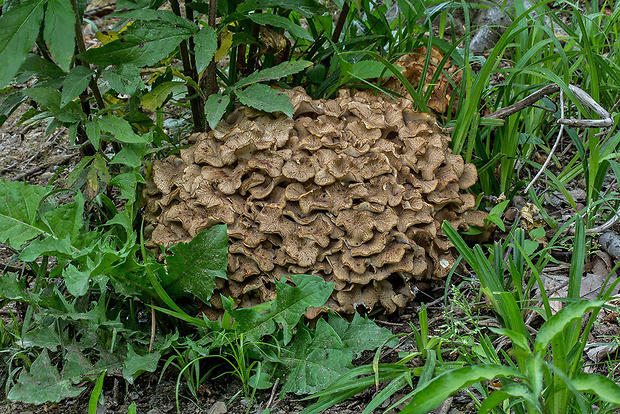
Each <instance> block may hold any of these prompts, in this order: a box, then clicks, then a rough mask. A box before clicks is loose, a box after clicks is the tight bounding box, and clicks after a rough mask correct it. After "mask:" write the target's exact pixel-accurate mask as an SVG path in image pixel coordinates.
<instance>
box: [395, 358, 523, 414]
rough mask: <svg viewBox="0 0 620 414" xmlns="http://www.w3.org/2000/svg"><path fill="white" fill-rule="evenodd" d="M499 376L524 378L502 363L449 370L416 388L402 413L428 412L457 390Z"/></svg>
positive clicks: (416, 413) (421, 413)
mask: <svg viewBox="0 0 620 414" xmlns="http://www.w3.org/2000/svg"><path fill="white" fill-rule="evenodd" d="M497 377H517V378H523V374H521V373H520V372H519V371H517V370H515V369H512V368H509V367H506V366H502V365H476V366H472V367H463V368H459V369H456V370H453V371H448V372H445V373H443V374H441V375H439V376H438V377H436V378H435V379H433V380H432V381H431V382H429V383H427V384H426V385H424V386H422V387H421V388H417V389H416V390H414V392H413V398H412V399H411V401H410V402H409V404H407V406H406V407H405V408H403V410H402V411H401V414H426V413H428V412H429V411H430V410H432V409H435V408H437V407H439V405H440V404H441V403H442V402H443V401H444V400H445V399H446V398H448V397H449V396H450V395H451V394H453V393H455V392H456V391H458V390H460V389H463V388H465V387H468V386H470V385H472V384H475V383H477V382H480V381H484V380H489V379H492V378H497Z"/></svg>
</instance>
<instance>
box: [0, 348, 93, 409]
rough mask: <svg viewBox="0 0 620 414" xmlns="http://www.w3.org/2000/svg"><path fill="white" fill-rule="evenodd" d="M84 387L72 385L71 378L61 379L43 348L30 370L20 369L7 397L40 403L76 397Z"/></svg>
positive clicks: (27, 402)
mask: <svg viewBox="0 0 620 414" xmlns="http://www.w3.org/2000/svg"><path fill="white" fill-rule="evenodd" d="M85 389H86V387H74V386H73V385H72V383H71V380H69V379H63V378H62V377H61V376H60V374H59V373H58V369H56V367H55V366H54V365H52V362H51V361H50V358H49V355H48V354H47V350H46V349H44V350H43V352H41V355H39V357H38V358H37V359H36V361H34V362H33V363H32V366H31V367H30V372H28V371H25V370H24V371H22V373H21V374H20V376H19V379H18V380H17V384H16V385H15V386H14V387H13V388H11V391H9V394H8V395H7V399H9V400H11V401H21V402H24V403H26V404H37V405H40V404H45V403H46V402H60V401H61V400H63V399H65V398H73V397H77V396H78V395H80V394H81V393H82V391H84V390H85Z"/></svg>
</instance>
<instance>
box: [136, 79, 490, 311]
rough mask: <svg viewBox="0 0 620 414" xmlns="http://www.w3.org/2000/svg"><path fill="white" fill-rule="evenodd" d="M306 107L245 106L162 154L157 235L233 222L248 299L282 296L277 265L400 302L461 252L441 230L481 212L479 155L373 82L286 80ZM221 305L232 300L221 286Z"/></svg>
mask: <svg viewBox="0 0 620 414" xmlns="http://www.w3.org/2000/svg"><path fill="white" fill-rule="evenodd" d="M285 93H287V94H288V96H289V97H290V99H291V102H292V103H293V106H294V108H295V115H294V117H293V119H291V118H288V117H287V116H285V115H283V114H279V115H271V114H265V113H261V112H256V111H254V110H252V109H250V108H239V109H237V110H236V111H235V112H234V113H233V114H231V115H230V116H229V117H228V119H227V120H226V122H221V123H220V124H219V125H218V127H217V128H216V129H215V130H213V131H211V132H209V133H201V134H195V135H194V136H193V137H192V139H193V140H195V142H196V143H195V145H193V146H192V147H191V148H188V149H185V150H182V151H181V153H180V158H178V157H175V156H171V157H169V158H167V159H165V160H161V161H159V160H156V161H154V163H153V170H152V182H150V183H149V184H148V186H147V194H148V197H147V199H148V204H147V214H146V215H147V219H148V220H150V222H151V224H152V226H153V227H152V228H153V232H152V235H151V241H150V243H151V245H152V246H157V245H163V246H165V247H168V246H170V245H172V244H175V243H178V242H181V241H188V240H190V239H191V238H192V237H194V236H196V234H197V233H198V232H199V231H201V230H202V229H205V228H207V227H210V226H212V225H213V224H215V223H226V224H227V225H228V236H229V255H228V280H223V279H218V283H217V286H216V290H217V291H218V292H220V293H223V294H224V295H226V296H232V297H233V298H234V300H235V303H236V304H237V305H238V306H249V305H252V304H255V303H257V302H262V301H267V300H271V299H273V298H274V295H275V291H274V284H273V282H272V281H273V277H274V276H276V277H281V276H282V275H289V274H317V275H320V276H322V277H323V278H324V279H325V280H326V281H329V282H334V283H335V290H334V293H333V294H332V297H331V299H330V301H329V305H330V306H331V307H332V308H333V309H335V310H337V311H342V312H354V311H355V308H356V307H357V306H359V305H361V304H363V305H365V306H366V308H368V309H372V308H373V307H375V306H377V305H380V306H383V308H385V310H386V312H388V313H391V312H394V311H395V310H396V309H397V308H398V307H403V306H404V305H405V304H406V303H407V302H408V301H410V300H411V299H413V297H414V293H413V289H412V287H413V285H414V284H415V283H417V282H419V281H423V280H430V279H440V278H443V277H444V276H446V275H447V274H448V272H449V271H450V269H451V268H452V266H453V264H454V262H455V252H454V251H453V248H452V247H451V244H450V243H449V241H448V240H447V238H446V237H445V235H444V233H443V232H442V230H441V225H442V223H443V221H444V220H447V221H449V222H450V223H451V224H452V226H453V227H454V228H460V229H467V228H468V226H469V225H470V224H481V222H482V216H483V215H484V214H483V213H482V212H477V211H474V210H471V209H472V208H473V207H474V204H475V197H474V196H473V195H472V194H466V193H462V192H461V191H462V190H464V189H466V188H468V187H470V186H471V185H473V184H474V183H475V182H476V179H477V173H476V169H475V167H474V166H473V165H472V164H465V163H464V162H463V159H462V158H461V157H460V156H458V155H454V154H452V153H451V151H450V149H449V147H448V144H449V142H450V138H449V137H448V136H447V135H445V134H444V133H442V129H441V128H440V127H439V126H438V125H437V124H436V122H435V120H434V118H432V117H431V116H429V115H426V114H423V113H417V112H415V111H414V110H413V109H412V104H411V102H410V101H409V100H406V99H401V100H399V101H394V100H392V99H389V98H384V97H380V96H374V95H372V94H370V93H367V92H357V93H355V94H354V95H351V94H350V92H349V91H341V92H340V96H339V97H338V98H337V99H333V100H312V99H311V98H310V97H309V96H308V95H306V94H305V93H304V91H303V90H301V89H294V90H290V91H286V92H285ZM211 302H212V303H211V305H213V306H214V307H216V308H221V300H220V296H219V295H217V294H215V295H213V299H212V300H211Z"/></svg>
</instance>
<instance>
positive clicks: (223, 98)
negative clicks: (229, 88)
mask: <svg viewBox="0 0 620 414" xmlns="http://www.w3.org/2000/svg"><path fill="white" fill-rule="evenodd" d="M229 103H230V96H229V95H222V94H221V93H214V94H211V95H210V96H209V99H207V102H206V103H205V114H206V115H207V122H208V123H209V128H211V129H215V127H217V124H219V122H220V121H221V120H222V116H224V114H225V113H226V108H227V107H228V104H229Z"/></svg>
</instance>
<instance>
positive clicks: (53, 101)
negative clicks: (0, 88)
mask: <svg viewBox="0 0 620 414" xmlns="http://www.w3.org/2000/svg"><path fill="white" fill-rule="evenodd" d="M23 93H24V95H26V96H28V97H30V98H32V99H34V100H35V101H37V103H39V104H40V105H41V106H43V107H44V108H45V109H48V110H49V111H50V112H52V114H54V117H55V118H56V120H57V121H60V122H71V123H74V122H79V121H80V120H81V119H82V117H83V113H82V110H81V108H80V106H79V105H78V104H77V102H75V103H74V105H72V104H71V102H70V103H69V104H67V105H65V106H64V107H63V108H62V109H61V106H60V99H61V93H60V91H59V90H58V89H52V88H48V87H36V88H28V89H25V90H24V91H23Z"/></svg>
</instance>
